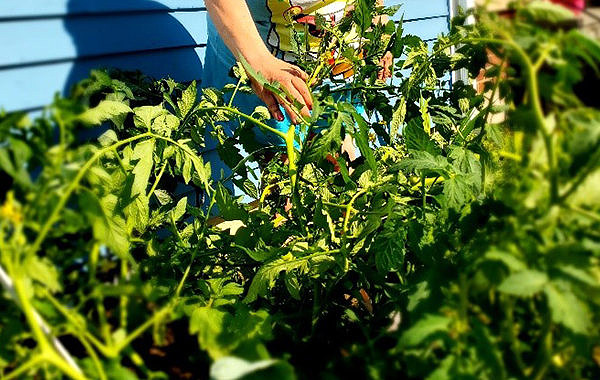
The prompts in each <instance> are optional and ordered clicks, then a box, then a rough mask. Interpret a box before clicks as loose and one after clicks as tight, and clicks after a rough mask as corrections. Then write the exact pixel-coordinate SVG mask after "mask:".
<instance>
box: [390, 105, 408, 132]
mask: <svg viewBox="0 0 600 380" xmlns="http://www.w3.org/2000/svg"><path fill="white" fill-rule="evenodd" d="M405 118H406V98H405V97H404V96H402V97H400V100H398V103H397V104H396V110H395V111H394V114H393V115H392V121H391V123H390V141H392V142H393V141H394V140H395V139H396V136H397V135H398V132H399V131H400V127H402V124H404V119H405Z"/></svg>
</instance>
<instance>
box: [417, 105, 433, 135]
mask: <svg viewBox="0 0 600 380" xmlns="http://www.w3.org/2000/svg"><path fill="white" fill-rule="evenodd" d="M430 100H431V99H425V98H424V97H423V96H422V95H421V99H420V101H419V109H420V111H421V118H423V130H424V131H425V133H426V134H427V136H431V116H430V115H429V101H430Z"/></svg>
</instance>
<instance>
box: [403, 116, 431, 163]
mask: <svg viewBox="0 0 600 380" xmlns="http://www.w3.org/2000/svg"><path fill="white" fill-rule="evenodd" d="M402 134H403V136H404V141H405V142H406V148H407V149H408V150H410V151H423V152H427V153H430V154H433V155H437V154H439V153H440V149H439V147H438V146H437V145H436V143H435V141H433V140H432V139H431V137H430V136H429V135H428V134H427V133H426V132H425V130H423V126H422V121H421V119H420V118H414V119H412V120H410V121H409V122H408V124H407V125H406V127H405V128H404V130H403V132H402Z"/></svg>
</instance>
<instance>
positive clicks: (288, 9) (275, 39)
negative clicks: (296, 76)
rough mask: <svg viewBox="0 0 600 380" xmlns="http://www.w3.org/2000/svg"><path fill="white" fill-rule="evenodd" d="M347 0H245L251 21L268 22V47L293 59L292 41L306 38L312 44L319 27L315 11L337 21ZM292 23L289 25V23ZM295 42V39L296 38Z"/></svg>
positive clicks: (285, 57)
mask: <svg viewBox="0 0 600 380" xmlns="http://www.w3.org/2000/svg"><path fill="white" fill-rule="evenodd" d="M351 2H352V1H348V0H246V3H247V4H248V8H249V9H250V12H251V14H252V18H253V19H254V21H255V22H256V23H257V24H258V23H268V24H269V31H268V33H267V35H266V40H265V43H266V44H267V46H268V47H269V48H270V49H271V51H272V52H273V53H274V54H275V55H278V56H282V57H283V58H284V59H286V60H292V61H293V60H294V57H293V56H294V54H293V52H294V50H295V49H294V47H293V46H294V45H295V44H294V43H293V41H292V39H294V38H295V39H296V41H298V40H300V41H305V39H306V40H308V45H309V46H310V47H311V48H315V47H316V46H318V44H319V34H320V31H319V30H318V29H317V25H316V22H315V21H316V20H315V15H316V14H317V13H318V14H320V15H322V16H323V17H324V18H325V20H327V21H328V22H331V23H336V22H339V21H340V20H341V19H342V17H343V16H344V14H345V10H346V8H347V6H348V3H351ZM292 25H293V27H292ZM296 44H297V42H296Z"/></svg>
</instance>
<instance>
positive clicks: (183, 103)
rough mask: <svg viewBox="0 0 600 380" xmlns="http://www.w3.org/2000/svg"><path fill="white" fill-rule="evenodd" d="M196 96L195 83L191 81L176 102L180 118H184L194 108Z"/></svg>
mask: <svg viewBox="0 0 600 380" xmlns="http://www.w3.org/2000/svg"><path fill="white" fill-rule="evenodd" d="M197 94H198V89H197V88H196V81H193V82H192V83H191V84H190V85H189V86H188V88H186V89H185V90H184V91H183V92H182V93H181V99H179V100H178V101H177V106H178V107H179V112H180V114H181V118H184V117H186V116H187V114H188V113H189V112H190V111H191V110H192V108H194V104H195V103H196V95H197Z"/></svg>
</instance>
